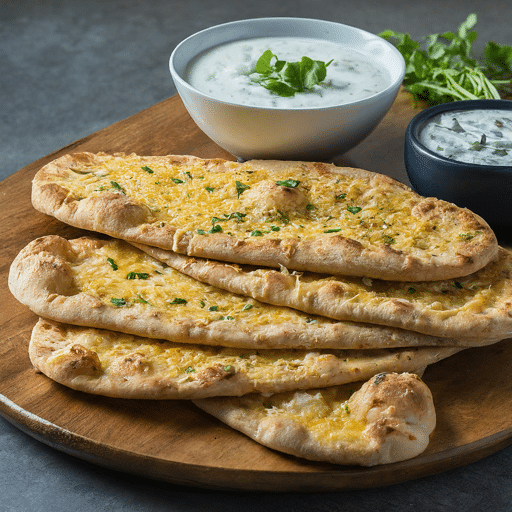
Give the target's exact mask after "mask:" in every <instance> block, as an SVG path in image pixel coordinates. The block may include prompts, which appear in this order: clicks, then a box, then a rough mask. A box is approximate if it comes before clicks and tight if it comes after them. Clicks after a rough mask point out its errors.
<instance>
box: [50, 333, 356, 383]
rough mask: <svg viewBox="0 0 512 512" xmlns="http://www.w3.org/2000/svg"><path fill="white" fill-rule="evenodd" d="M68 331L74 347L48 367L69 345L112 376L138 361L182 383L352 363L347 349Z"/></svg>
mask: <svg viewBox="0 0 512 512" xmlns="http://www.w3.org/2000/svg"><path fill="white" fill-rule="evenodd" d="M65 329H66V331H65V338H66V339H67V340H69V344H67V345H65V346H63V347H62V348H60V349H58V350H56V351H55V352H54V353H53V354H52V355H51V357H50V358H48V361H47V363H48V364H49V365H59V363H60V361H61V360H62V359H63V358H65V357H67V355H68V353H69V347H70V346H75V345H80V346H81V347H84V348H86V349H88V350H90V351H92V352H94V353H96V354H97V355H98V358H99V361H100V364H101V370H102V372H103V373H105V374H107V375H108V374H110V373H119V370H120V368H119V365H120V364H122V363H123V362H124V363H126V362H127V361H130V360H136V359H138V360H140V361H142V362H143V365H144V370H143V372H144V374H146V375H158V376H159V377H161V378H163V379H166V378H180V380H181V381H183V382H186V381H192V380H195V379H196V378H197V377H198V375H200V373H201V372H202V371H204V370H207V369H209V368H212V367H217V368H221V369H222V370H223V371H225V372H227V373H233V374H234V373H240V372H241V373H243V374H245V375H247V376H248V377H249V378H250V379H251V380H253V381H277V380H283V378H284V379H286V378H287V375H288V374H289V373H290V372H291V373H293V374H295V375H296V377H295V378H299V377H298V376H299V375H300V376H302V377H305V376H307V375H311V374H313V375H319V374H320V367H321V364H322V361H323V360H325V359H326V358H327V359H328V358H331V359H332V358H334V357H336V358H337V359H339V361H340V363H341V362H342V361H344V360H345V361H344V362H343V364H347V363H348V360H347V357H348V356H346V353H345V352H343V351H325V353H324V352H311V351H307V350H250V349H246V350H242V349H235V348H223V347H206V346H203V345H194V344H180V343H173V342H170V341H162V340H152V339H147V338H142V337H138V336H132V335H129V334H124V333H119V332H112V331H98V330H96V329H88V328H81V327H75V326H66V327H65ZM50 335H51V334H50ZM334 354H336V355H334ZM338 356H339V357H338ZM319 365H320V366H319ZM122 372H123V373H124V372H125V371H122ZM137 373H140V370H138V371H137Z"/></svg>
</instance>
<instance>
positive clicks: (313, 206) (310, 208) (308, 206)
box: [306, 204, 316, 212]
mask: <svg viewBox="0 0 512 512" xmlns="http://www.w3.org/2000/svg"><path fill="white" fill-rule="evenodd" d="M306 210H307V211H308V212H310V211H311V210H316V206H315V205H314V204H307V205H306Z"/></svg>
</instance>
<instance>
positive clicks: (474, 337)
mask: <svg viewBox="0 0 512 512" xmlns="http://www.w3.org/2000/svg"><path fill="white" fill-rule="evenodd" d="M136 246H137V247H139V248H141V249H143V250H144V251H145V252H147V253H148V254H150V255H151V256H153V257H155V258H157V259H159V260H160V261H162V262H164V263H166V264H167V265H170V266H171V267H173V268H175V269H177V270H179V271H180V272H182V273H184V274H187V275H189V276H191V277H193V278H194V279H198V280H200V281H204V282H206V283H209V284H211V285H213V286H217V287H219V288H223V289H225V290H229V291H231V292H233V293H240V294H244V295H247V296H250V297H253V298H254V299H256V300H259V301H262V302H266V303H268V304H275V305H280V306H288V307H291V308H295V309H297V310H299V311H303V312H305V313H308V314H314V315H323V316H325V317H328V318H332V319H337V320H340V321H347V320H350V321H353V322H368V323H371V324H379V325H387V326H392V327H396V328H402V329H407V330H410V331H416V332H419V333H425V334H430V335H433V336H439V337H447V338H450V339H451V341H450V343H452V344H455V345H459V346H481V345H486V344H489V343H494V342H497V341H500V340H502V339H505V338H508V337H510V336H512V252H511V251H509V250H507V249H503V248H500V249H499V252H498V257H497V259H495V260H494V261H492V262H491V263H489V264H488V265H487V266H486V267H484V268H483V269H481V270H478V271H477V272H475V273H473V274H471V275H469V276H465V277H461V278H458V279H456V280H453V279H450V280H443V281H435V282H428V281H427V282H401V281H382V280H377V279H369V278H357V277H333V276H325V275H319V274H313V273H310V272H304V273H290V272H288V271H287V270H286V269H283V270H282V271H276V270H271V269H261V268H260V269H254V268H253V267H247V266H245V267H244V266H238V265H234V264H226V263H223V262H218V261H210V260H205V259H201V258H190V257H187V256H183V255H181V254H176V253H173V252H172V251H166V250H163V249H158V248H155V247H149V246H144V245H141V244H136Z"/></svg>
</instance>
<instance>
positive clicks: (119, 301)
mask: <svg viewBox="0 0 512 512" xmlns="http://www.w3.org/2000/svg"><path fill="white" fill-rule="evenodd" d="M110 302H111V303H112V304H114V306H118V307H121V306H126V299H123V298H121V299H116V298H115V297H112V298H111V299H110Z"/></svg>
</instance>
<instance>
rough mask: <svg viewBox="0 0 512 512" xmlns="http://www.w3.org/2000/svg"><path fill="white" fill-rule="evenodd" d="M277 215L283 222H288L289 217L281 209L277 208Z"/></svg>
mask: <svg viewBox="0 0 512 512" xmlns="http://www.w3.org/2000/svg"><path fill="white" fill-rule="evenodd" d="M277 215H278V216H279V220H280V221H281V222H282V223H283V224H288V222H290V219H289V218H288V217H287V216H286V215H285V214H284V213H283V212H282V211H280V210H277Z"/></svg>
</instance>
